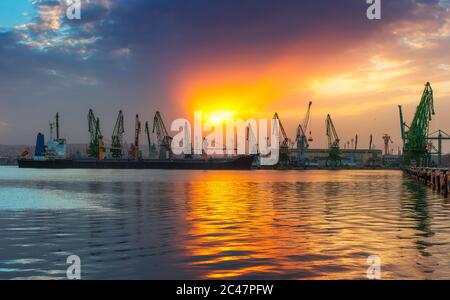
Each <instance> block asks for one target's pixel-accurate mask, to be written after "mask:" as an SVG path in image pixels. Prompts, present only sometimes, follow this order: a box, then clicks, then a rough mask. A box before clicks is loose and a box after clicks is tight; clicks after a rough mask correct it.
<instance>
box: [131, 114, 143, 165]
mask: <svg viewBox="0 0 450 300" xmlns="http://www.w3.org/2000/svg"><path fill="white" fill-rule="evenodd" d="M140 134H141V121H139V115H136V120H135V125H134V145H133V159H134V160H139V135H140Z"/></svg>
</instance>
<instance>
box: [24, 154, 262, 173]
mask: <svg viewBox="0 0 450 300" xmlns="http://www.w3.org/2000/svg"><path fill="white" fill-rule="evenodd" d="M253 159H254V156H252V155H244V156H237V157H233V158H227V159H225V158H224V159H221V158H211V159H208V160H204V159H194V158H186V159H171V160H163V159H142V160H128V159H105V160H96V159H46V160H35V159H19V160H18V165H19V168H36V169H172V170H250V169H251V168H252V164H253Z"/></svg>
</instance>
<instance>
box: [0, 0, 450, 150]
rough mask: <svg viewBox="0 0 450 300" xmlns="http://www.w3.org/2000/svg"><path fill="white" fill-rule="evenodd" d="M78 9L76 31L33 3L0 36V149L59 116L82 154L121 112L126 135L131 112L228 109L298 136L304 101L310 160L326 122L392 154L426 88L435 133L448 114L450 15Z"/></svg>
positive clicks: (249, 0)
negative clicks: (92, 119)
mask: <svg viewBox="0 0 450 300" xmlns="http://www.w3.org/2000/svg"><path fill="white" fill-rule="evenodd" d="M82 2H83V3H82V18H81V20H69V19H67V18H66V16H65V10H66V8H67V6H66V4H65V2H64V1H62V2H60V1H35V2H34V8H35V13H34V18H33V19H31V21H29V22H25V23H24V24H20V25H18V26H16V27H15V28H9V29H3V30H0V90H1V95H0V97H1V98H0V104H1V110H0V121H2V122H4V123H7V124H8V126H7V127H6V126H3V129H2V130H1V131H0V143H26V142H28V143H30V142H32V141H33V139H34V135H35V134H36V132H37V131H45V130H46V123H47V122H48V119H49V118H51V116H52V115H53V114H54V113H55V112H56V111H59V112H60V114H61V115H62V116H63V131H64V134H66V135H67V136H68V137H69V138H70V141H72V142H85V141H86V140H87V134H86V130H87V129H86V124H85V123H86V122H85V119H86V118H85V115H86V112H87V110H88V109H89V108H91V107H92V108H94V109H95V110H96V112H97V114H98V115H100V117H101V118H102V124H103V127H104V128H105V130H104V131H105V132H106V134H108V133H109V132H110V131H111V130H112V126H113V123H114V118H115V115H116V113H117V111H118V110H119V109H123V110H124V112H125V113H126V116H128V120H129V122H127V124H128V132H132V118H131V116H132V115H133V114H134V113H136V112H139V113H140V114H141V115H142V119H150V118H152V115H153V113H154V111H155V110H157V109H158V110H160V111H162V112H163V115H164V116H165V117H166V119H167V122H168V121H169V120H170V119H172V118H175V117H179V116H181V115H183V116H188V117H190V116H191V114H192V110H193V109H205V110H214V109H221V108H224V109H231V110H235V111H238V112H241V113H242V114H247V115H249V114H257V115H262V116H265V117H270V116H271V115H272V114H273V112H275V111H278V112H279V113H280V115H281V116H282V118H283V122H285V123H286V124H285V127H287V128H288V133H289V134H290V135H294V130H295V128H296V123H298V122H299V121H300V120H301V117H302V116H303V112H304V109H305V107H306V103H307V100H309V99H310V98H312V99H313V101H314V106H313V124H312V125H313V130H314V131H315V132H314V134H315V135H316V136H317V137H316V139H315V141H317V144H316V145H317V146H323V145H324V141H325V138H324V128H323V123H324V119H325V115H326V113H328V112H330V113H332V114H333V116H334V118H335V119H336V123H337V126H338V131H339V133H340V134H341V135H342V137H341V139H342V140H346V139H349V138H350V137H351V136H354V135H355V134H356V132H355V131H356V130H358V131H359V132H358V134H359V135H360V136H368V135H369V134H370V133H373V134H374V135H378V136H380V135H381V134H382V133H385V132H389V133H390V134H392V135H393V136H394V138H397V141H396V142H397V145H398V144H399V143H398V130H397V127H398V117H397V110H396V107H397V106H396V105H397V104H403V105H405V110H406V111H405V112H406V113H407V114H408V116H410V115H411V114H412V113H413V109H414V107H415V105H416V103H417V101H418V100H419V97H420V94H421V89H422V86H423V84H424V83H425V82H426V81H431V82H432V84H433V86H434V87H435V92H436V97H437V102H436V103H437V104H436V105H437V106H438V108H439V110H438V114H439V115H438V117H437V121H439V116H441V115H442V120H445V118H444V116H443V115H444V114H445V113H449V112H450V103H449V102H448V101H449V100H450V98H449V97H450V95H449V88H450V85H449V79H448V78H449V77H448V75H449V72H450V71H449V70H450V68H449V62H450V55H449V52H448V49H449V46H450V12H449V7H450V4H449V1H424V0H422V1H413V0H398V1H396V0H391V1H383V2H382V3H383V6H382V20H377V21H369V20H368V19H367V18H366V9H367V4H366V1H365V0H342V1H333V0H307V1H298V0H283V1H277V0H241V1H237V0H236V1H235V0H214V1H211V0H192V1H185V0H170V1H167V0H154V1H143V0H110V1H107V0H97V1H94V0H90V1H82ZM0 26H1V23H0ZM355 124H359V125H358V126H356V125H355ZM439 125H442V126H441V127H444V126H443V125H445V124H444V122H443V121H442V123H441V124H439ZM436 126H437V125H436ZM443 129H446V128H443ZM447 129H448V128H447ZM380 144H381V142H380Z"/></svg>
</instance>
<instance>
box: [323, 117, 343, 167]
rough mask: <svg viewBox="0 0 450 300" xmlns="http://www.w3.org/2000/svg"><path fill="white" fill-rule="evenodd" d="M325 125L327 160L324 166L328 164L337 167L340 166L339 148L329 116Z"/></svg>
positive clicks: (337, 137)
mask: <svg viewBox="0 0 450 300" xmlns="http://www.w3.org/2000/svg"><path fill="white" fill-rule="evenodd" d="M325 123H326V124H325V125H326V130H327V131H326V133H327V137H328V151H329V153H328V158H327V161H326V165H327V166H328V164H329V163H331V164H332V166H335V167H336V166H339V165H341V163H342V161H341V149H340V147H339V141H340V139H339V136H338V134H337V132H336V128H335V127H334V124H333V121H332V120H331V116H330V115H327V119H326V121H325Z"/></svg>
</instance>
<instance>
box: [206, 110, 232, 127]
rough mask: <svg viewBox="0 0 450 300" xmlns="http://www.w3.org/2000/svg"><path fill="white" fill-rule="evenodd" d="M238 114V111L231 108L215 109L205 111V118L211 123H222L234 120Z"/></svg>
mask: <svg viewBox="0 0 450 300" xmlns="http://www.w3.org/2000/svg"><path fill="white" fill-rule="evenodd" d="M236 114H237V112H235V111H231V110H224V109H222V110H215V111H212V112H209V113H205V119H206V121H207V122H208V123H210V124H220V123H223V122H226V121H228V120H232V119H233V118H234V116H235V115H236Z"/></svg>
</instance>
